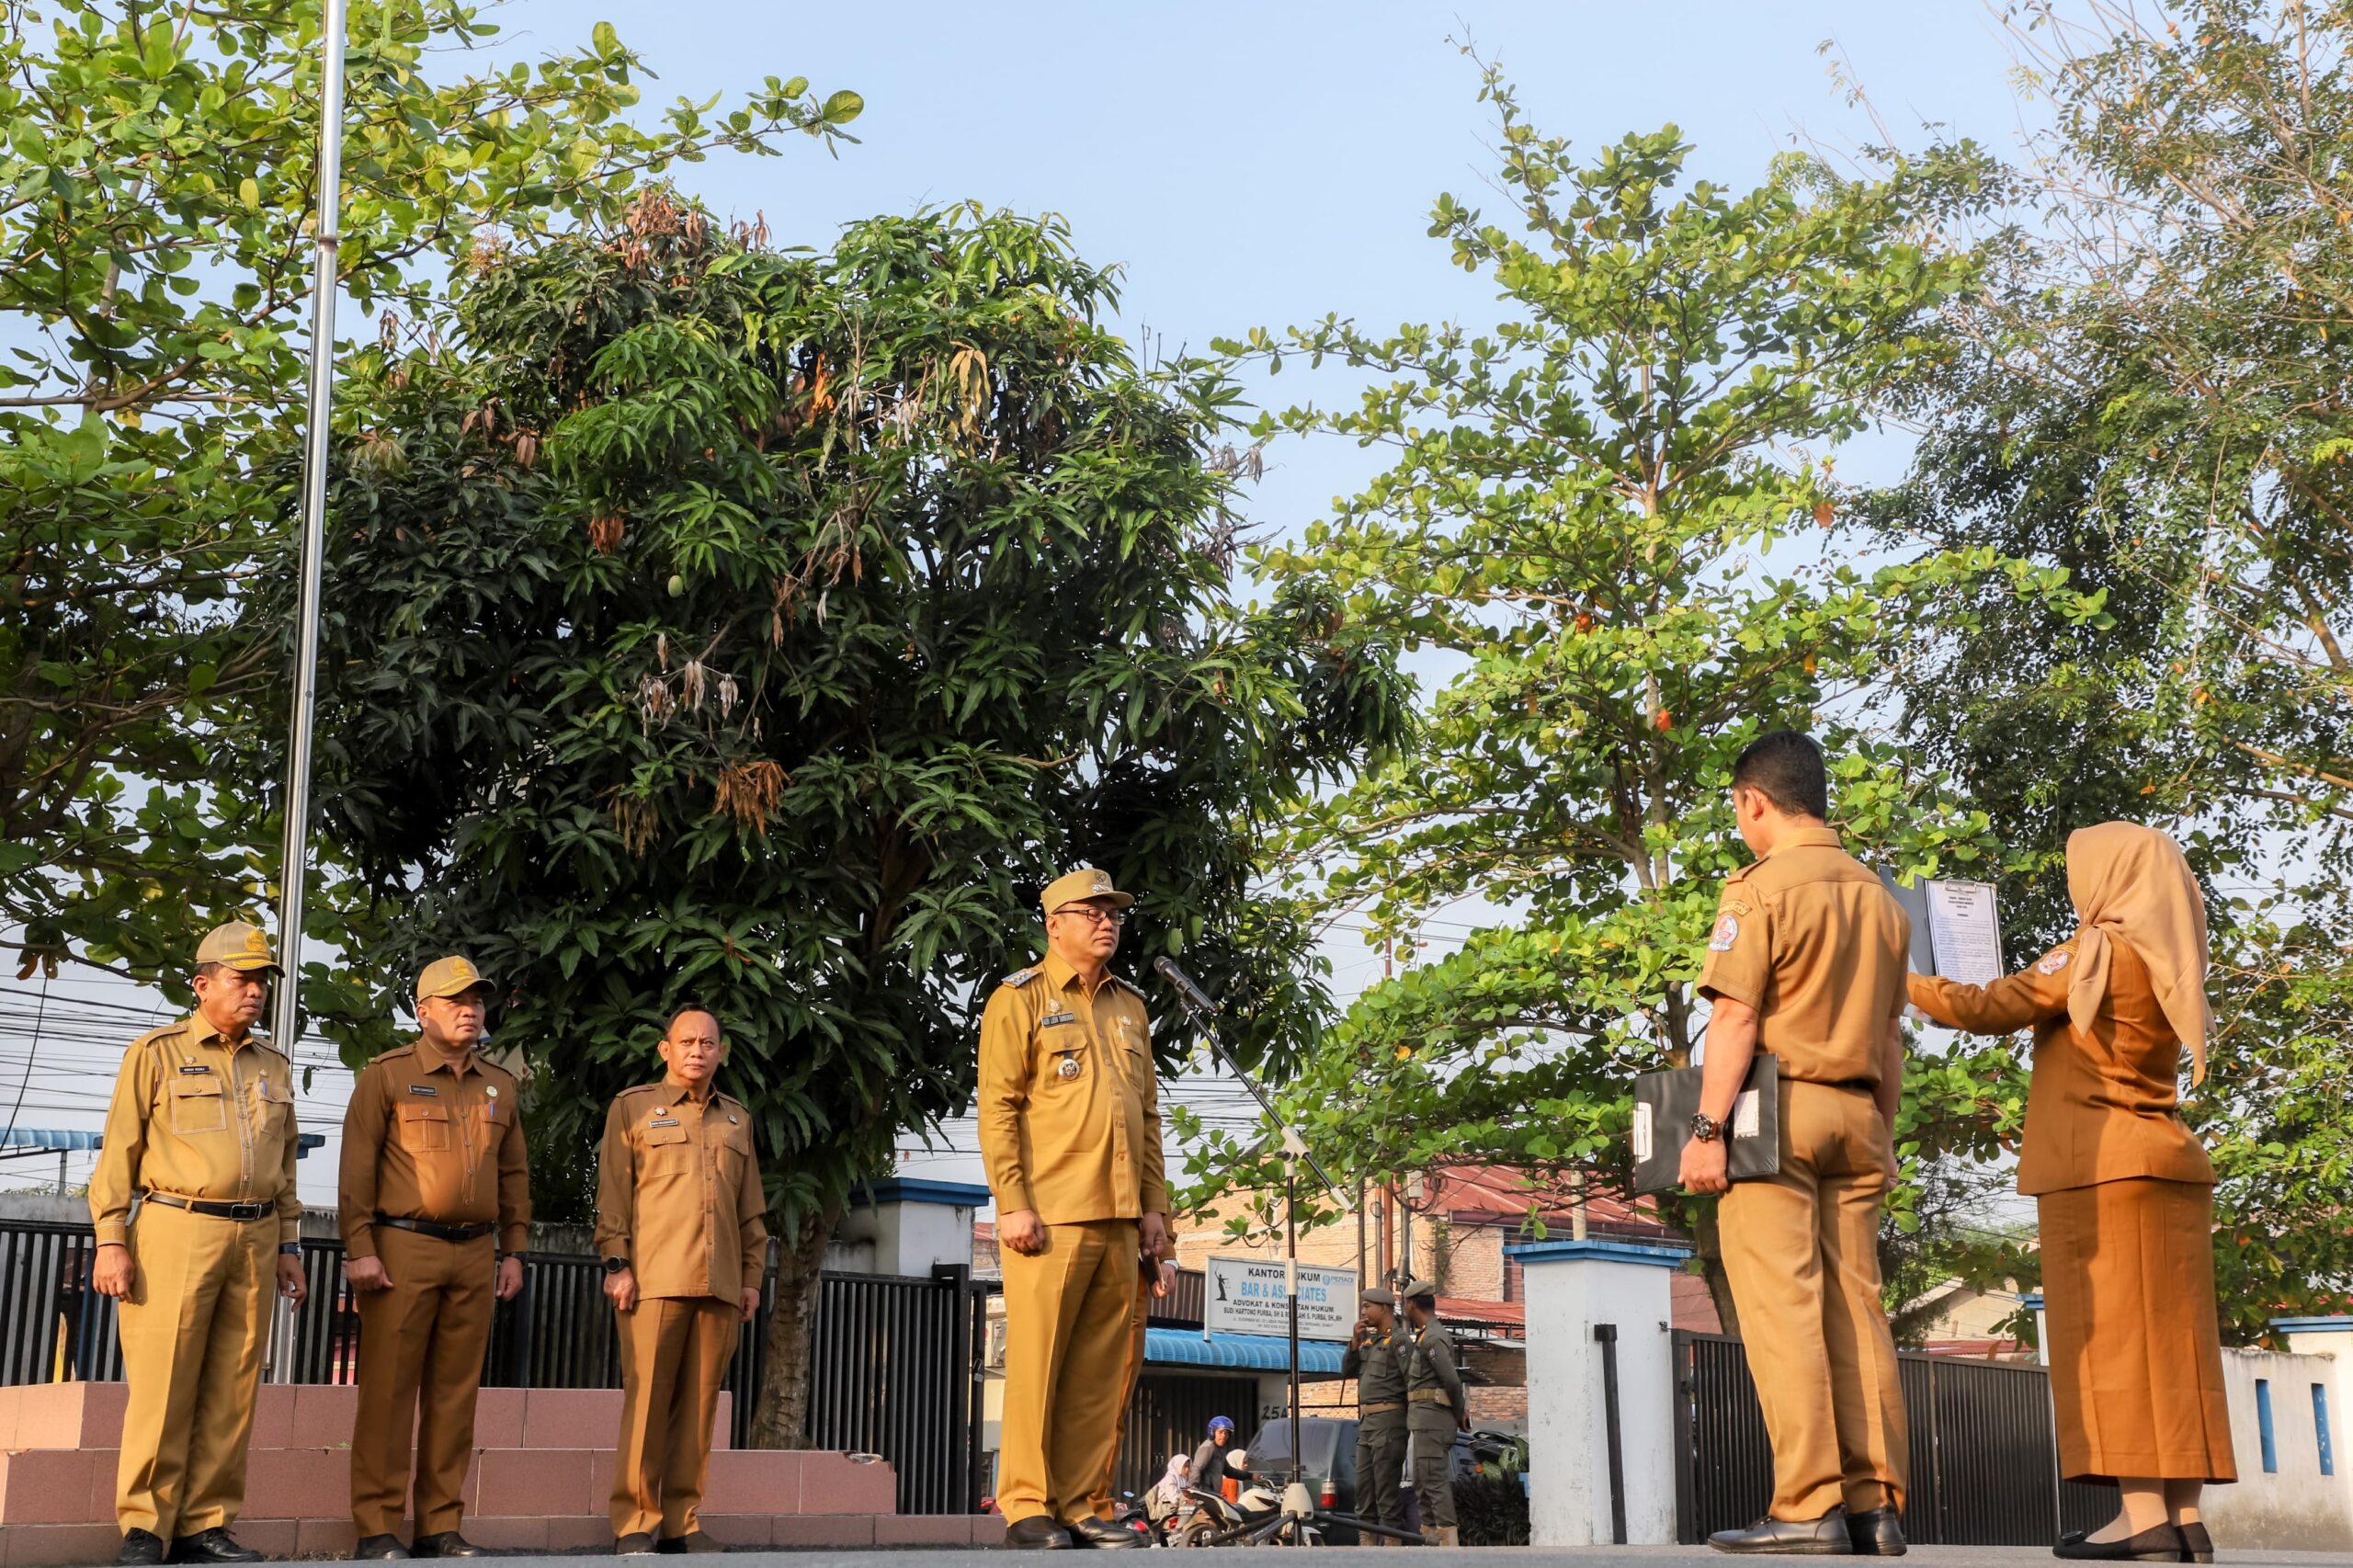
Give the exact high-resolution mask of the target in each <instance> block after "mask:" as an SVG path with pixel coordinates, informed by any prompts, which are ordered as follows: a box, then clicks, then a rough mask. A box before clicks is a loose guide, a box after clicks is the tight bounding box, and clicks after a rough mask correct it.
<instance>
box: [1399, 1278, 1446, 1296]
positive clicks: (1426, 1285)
mask: <svg viewBox="0 0 2353 1568" xmlns="http://www.w3.org/2000/svg"><path fill="white" fill-rule="evenodd" d="M1405 1299H1406V1300H1407V1301H1437V1300H1438V1287H1437V1286H1436V1285H1433V1284H1431V1283H1430V1282H1429V1281H1428V1280H1427V1279H1415V1280H1413V1281H1411V1282H1410V1283H1408V1284H1407V1285H1406V1287H1405Z"/></svg>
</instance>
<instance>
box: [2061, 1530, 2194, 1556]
mask: <svg viewBox="0 0 2353 1568" xmlns="http://www.w3.org/2000/svg"><path fill="white" fill-rule="evenodd" d="M2051 1555H2052V1556H2053V1557H2063V1558H2066V1559H2067V1560H2068V1561H2070V1562H2187V1561H2188V1551H2187V1549H2186V1548H2184V1546H2183V1545H2182V1540H2181V1532H2180V1531H2179V1530H2177V1529H2176V1528H2174V1527H2173V1526H2171V1525H2169V1524H2165V1525H2152V1526H2150V1527H2149V1528H2147V1529H2144V1530H2143V1531H2142V1532H2141V1533H2140V1534H2139V1535H2128V1536H2126V1537H2125V1538H2124V1539H2123V1540H2089V1539H2088V1538H2086V1537H2085V1536H2082V1535H2070V1536H2065V1537H2063V1538H2062V1539H2061V1540H2060V1542H2059V1544H2058V1545H2056V1546H2054V1547H2052V1549H2051Z"/></svg>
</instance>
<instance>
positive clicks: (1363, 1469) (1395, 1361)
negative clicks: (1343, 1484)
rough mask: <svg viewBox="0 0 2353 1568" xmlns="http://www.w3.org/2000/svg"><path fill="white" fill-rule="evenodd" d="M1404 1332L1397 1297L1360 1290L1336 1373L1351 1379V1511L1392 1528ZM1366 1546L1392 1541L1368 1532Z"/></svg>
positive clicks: (1398, 1495) (1397, 1504) (1401, 1470)
mask: <svg viewBox="0 0 2353 1568" xmlns="http://www.w3.org/2000/svg"><path fill="white" fill-rule="evenodd" d="M1403 1343H1404V1335H1403V1334H1402V1333H1401V1332H1400V1331H1399V1329H1398V1327H1397V1298H1396V1296H1395V1295H1394V1294H1393V1293H1392V1292H1390V1291H1388V1290H1380V1289H1377V1288H1376V1289H1374V1290H1367V1291H1366V1292H1365V1293H1364V1311H1363V1312H1362V1314H1361V1315H1360V1316H1359V1317H1358V1319H1357V1331H1356V1333H1355V1335H1352V1336H1351V1337H1350V1338H1349V1340H1348V1347H1347V1349H1346V1350H1343V1351H1341V1352H1340V1376H1342V1377H1344V1378H1354V1379H1355V1380H1356V1381H1357V1512H1358V1515H1360V1516H1361V1517H1365V1518H1368V1519H1373V1520H1377V1521H1379V1522H1380V1523H1381V1524H1384V1525H1386V1526H1388V1527H1389V1528H1391V1529H1392V1530H1397V1531H1399V1532H1401V1533H1402V1532H1403V1531H1404V1528H1405V1498H1404V1494H1403V1492H1402V1491H1401V1488H1402V1487H1403V1486H1404V1480H1405V1367H1404V1359H1403V1358H1402V1356H1401V1354H1400V1349H1401V1346H1402V1345H1403ZM1363 1544H1365V1545H1367V1546H1390V1545H1393V1544H1396V1542H1395V1541H1394V1540H1392V1538H1391V1537H1389V1536H1385V1535H1368V1536H1366V1537H1365V1538H1364V1541H1363Z"/></svg>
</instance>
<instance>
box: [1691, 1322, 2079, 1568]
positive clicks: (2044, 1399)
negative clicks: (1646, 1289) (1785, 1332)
mask: <svg viewBox="0 0 2353 1568" xmlns="http://www.w3.org/2000/svg"><path fill="white" fill-rule="evenodd" d="M1896 1359H1897V1371H1898V1375H1899V1376H1900V1377H1901V1378H1902V1380H1903V1384H1904V1411H1905V1414H1906V1415H1907V1416H1908V1417H1909V1423H1910V1426H1911V1451H1910V1460H1911V1465H1910V1478H1911V1494H1910V1496H1909V1497H1907V1498H1906V1499H1905V1506H1904V1534H1905V1535H1906V1536H1907V1537H1908V1538H1909V1539H1911V1540H1914V1541H1916V1542H1918V1543H1920V1544H1922V1545H1945V1546H2040V1545H2044V1544H2046V1543H2048V1542H2050V1541H2052V1540H2056V1539H2058V1536H2059V1534H2060V1533H2061V1532H2062V1531H2063V1530H2070V1529H2092V1528H2097V1527H2098V1526H2099V1525H2101V1524H2103V1523H2105V1522H2106V1521H2107V1519H2108V1517H2109V1515H2110V1514H2111V1513H2113V1512H2114V1511H2115V1506H2116V1494H2114V1493H2113V1492H2111V1491H2106V1490H2104V1489H2102V1488H2099V1487H2093V1486H2083V1485H2077V1484H2075V1483H2062V1482H2061V1481H2060V1479H2059V1449H2058V1440H2057V1436H2056V1434H2055V1432H2054V1430H2053V1428H2052V1412H2051V1378H2050V1373H2049V1371H2048V1370H2047V1369H2044V1368H2042V1367H2039V1366H2033V1365H2029V1364H2023V1363H2018V1362H2007V1361H1964V1360H1961V1359H1958V1358H1952V1357H1946V1356H1924V1355H1919V1354H1916V1353H1906V1354H1904V1355H1902V1356H1899V1357H1898V1358H1896ZM1675 1368H1676V1387H1675V1437H1676V1454H1677V1465H1678V1470H1677V1476H1676V1494H1675V1501H1676V1533H1677V1539H1678V1540H1683V1541H1685V1542H1687V1543H1690V1544H1694V1545H1696V1544H1698V1543H1699V1542H1700V1541H1703V1540H1706V1539H1707V1538H1708V1536H1709V1534H1710V1533H1711V1532H1712V1531H1715V1530H1722V1529H1735V1528H1740V1527H1741V1526H1744V1525H1746V1524H1748V1523H1750V1522H1751V1521H1752V1520H1754V1519H1756V1518H1758V1517H1761V1516H1763V1514H1764V1513H1765V1511H1766V1508H1767V1506H1768V1505H1769V1504H1770V1503H1771V1502H1772V1497H1773V1450H1772V1446H1771V1444H1770V1443H1769V1442H1768V1440H1767V1438H1766V1435H1765V1417H1764V1415H1763V1413H1762V1412H1761V1411H1759V1409H1758V1408H1757V1404H1756V1381H1755V1380H1754V1379H1753V1378H1752V1377H1751V1376H1750V1374H1749V1370H1748V1352H1747V1350H1746V1348H1745V1347H1744V1346H1742V1344H1741V1342H1740V1341H1739V1340H1737V1339H1734V1338H1733V1337H1731V1336H1730V1335H1717V1334H1693V1333H1690V1332H1688V1331H1686V1330H1680V1329H1678V1330H1677V1331H1676V1334H1675Z"/></svg>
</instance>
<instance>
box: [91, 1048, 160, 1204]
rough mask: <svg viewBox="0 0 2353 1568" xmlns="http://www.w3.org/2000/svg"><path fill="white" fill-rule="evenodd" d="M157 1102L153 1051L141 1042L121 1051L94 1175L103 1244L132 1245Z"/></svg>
mask: <svg viewBox="0 0 2353 1568" xmlns="http://www.w3.org/2000/svg"><path fill="white" fill-rule="evenodd" d="M154 1103H155V1053H154V1052H153V1051H151V1050H149V1049H148V1048H147V1042H146V1041H145V1040H140V1041H138V1042H136V1043H135V1044H133V1045H132V1046H131V1049H130V1050H129V1051H125V1052H123V1057H122V1070H121V1071H120V1072H119V1073H117V1074H115V1078H114V1097H113V1098H112V1099H110V1100H108V1102H107V1123H106V1132H105V1135H104V1137H103V1139H102V1141H101V1142H100V1144H99V1148H98V1164H97V1169H96V1170H94V1171H92V1172H91V1173H90V1222H91V1224H92V1225H93V1227H95V1228H96V1230H97V1237H98V1241H99V1243H100V1244H105V1243H108V1242H113V1243H116V1244H119V1245H123V1246H128V1245H130V1244H131V1199H132V1197H133V1196H134V1195H135V1194H136V1193H137V1192H138V1190H139V1164H140V1160H141V1159H142V1156H144V1155H145V1153H147V1113H148V1110H149V1108H151V1107H152V1106H153V1105H154Z"/></svg>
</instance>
